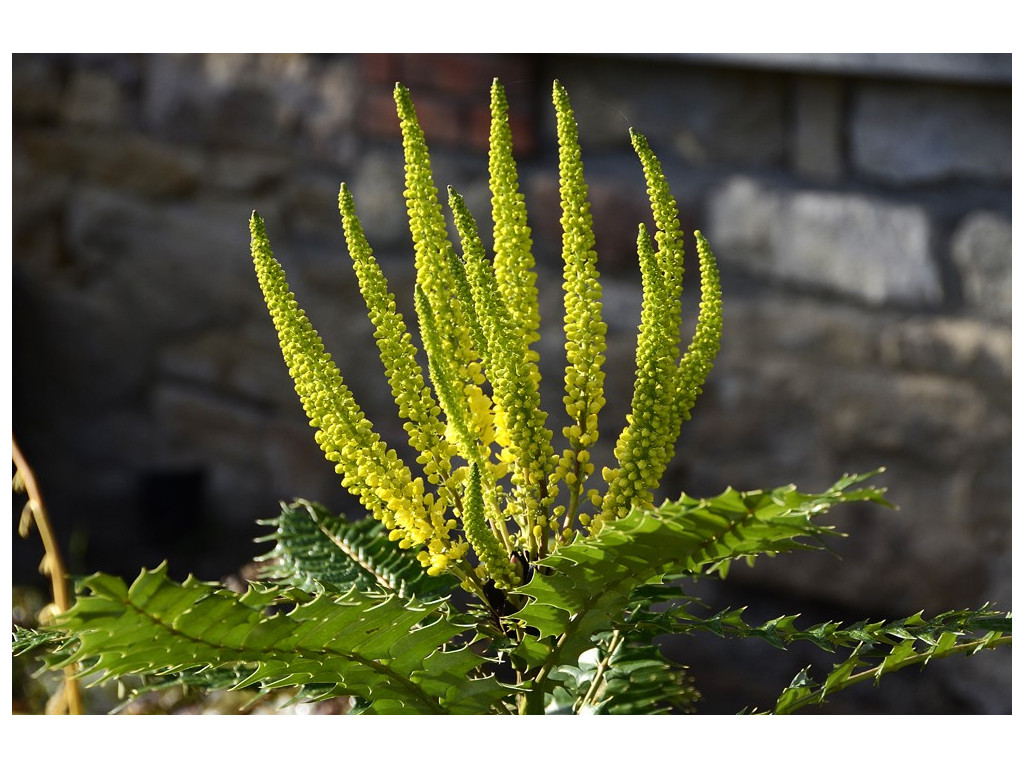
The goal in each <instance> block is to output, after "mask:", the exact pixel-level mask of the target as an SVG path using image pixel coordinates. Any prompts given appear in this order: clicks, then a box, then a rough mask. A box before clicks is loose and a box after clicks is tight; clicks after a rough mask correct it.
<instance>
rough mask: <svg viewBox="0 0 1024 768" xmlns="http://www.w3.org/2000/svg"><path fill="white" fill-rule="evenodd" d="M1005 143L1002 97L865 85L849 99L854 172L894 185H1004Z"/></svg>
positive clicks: (1006, 100)
mask: <svg viewBox="0 0 1024 768" xmlns="http://www.w3.org/2000/svg"><path fill="white" fill-rule="evenodd" d="M1010 137H1011V116H1010V95H1009V92H1004V91H996V92H989V91H984V90H982V91H973V90H960V89H955V88H943V87H939V86H933V87H920V86H915V87H911V86H907V85H872V86H865V87H864V88H863V89H861V90H860V91H859V92H858V94H857V95H856V97H855V99H854V107H853V116H852V120H851V125H850V145H851V154H852V157H853V162H854V165H855V167H856V169H857V170H858V171H860V172H862V173H864V174H866V175H868V176H870V177H874V178H879V179H882V180H885V181H887V182H892V183H895V184H922V183H929V182H938V181H945V180H948V179H952V178H961V177H962V178H972V179H993V180H999V181H1007V180H1009V178H1010V175H1011V165H1010V161H1011V155H1010Z"/></svg>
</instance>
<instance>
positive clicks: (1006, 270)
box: [952, 211, 1013, 325]
mask: <svg viewBox="0 0 1024 768" xmlns="http://www.w3.org/2000/svg"><path fill="white" fill-rule="evenodd" d="M1011 234H1012V227H1011V225H1010V220H1009V219H1008V218H1006V217H1004V216H1001V215H1000V214H997V213H994V212H990V211H977V212H975V213H972V214H970V215H968V216H967V217H966V218H965V219H964V220H963V221H962V222H961V223H960V225H959V226H958V227H957V228H956V231H955V232H954V233H953V240H952V251H953V263H954V264H955V265H956V267H957V270H958V271H959V272H960V277H961V280H962V286H963V298H964V303H965V304H966V306H967V308H968V309H969V310H970V311H971V312H973V313H976V314H978V315H980V316H981V317H984V318H988V319H989V320H995V321H998V322H1000V323H1004V324H1007V325H1008V324H1009V323H1010V317H1011V314H1012V302H1013V295H1012V294H1013V290H1012V289H1013V282H1012V280H1011V279H1010V278H1011V272H1012V264H1011V261H1012V254H1011V243H1010V241H1011Z"/></svg>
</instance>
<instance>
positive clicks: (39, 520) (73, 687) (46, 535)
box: [11, 435, 83, 715]
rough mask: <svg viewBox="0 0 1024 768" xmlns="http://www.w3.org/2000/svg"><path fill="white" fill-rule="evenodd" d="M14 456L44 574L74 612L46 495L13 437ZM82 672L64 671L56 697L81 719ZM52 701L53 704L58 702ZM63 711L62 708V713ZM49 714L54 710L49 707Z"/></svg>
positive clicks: (60, 604) (60, 602) (62, 606)
mask: <svg viewBox="0 0 1024 768" xmlns="http://www.w3.org/2000/svg"><path fill="white" fill-rule="evenodd" d="M11 455H12V458H13V460H14V466H15V468H16V471H17V474H16V477H20V479H21V482H22V484H23V485H24V488H25V492H26V493H27V494H28V503H27V504H26V505H25V509H26V512H29V513H30V514H31V520H32V522H33V523H35V526H36V530H38V531H39V538H41V539H42V540H43V550H44V551H45V552H46V554H45V556H44V559H43V564H42V566H41V567H40V570H41V571H42V572H43V573H44V574H46V575H47V576H49V577H50V584H51V589H52V590H53V604H54V605H55V606H56V607H57V611H58V612H59V613H64V612H65V611H67V610H69V609H70V608H71V594H70V591H69V590H68V578H67V573H66V572H65V570H64V561H63V559H62V558H61V556H60V548H59V547H58V545H57V537H56V536H55V535H54V532H53V527H52V526H51V525H50V518H49V516H48V515H47V514H46V507H45V505H44V504H43V494H42V492H41V491H40V490H39V484H38V483H37V482H36V477H35V475H34V474H33V473H32V469H31V467H29V464H28V461H26V460H25V456H24V454H22V452H21V449H20V448H19V447H18V441H17V440H15V439H14V436H13V435H12V436H11ZM25 522H26V521H24V520H23V524H22V525H21V526H19V531H20V532H21V535H22V536H23V537H24V536H27V535H28V526H27V525H26V524H25ZM77 672H78V665H77V664H72V665H69V666H67V667H65V668H64V685H63V687H62V689H61V691H58V693H57V694H55V696H54V699H56V698H57V697H58V696H59V697H60V699H62V700H63V706H64V707H66V708H67V713H68V714H69V715H80V714H82V712H83V707H82V692H81V691H80V690H79V688H78V680H77V678H76V677H75V675H76V674H77ZM54 699H51V702H53V701H54ZM59 708H60V707H58V709H59ZM47 710H48V714H49V710H50V706H49V705H48V706H47Z"/></svg>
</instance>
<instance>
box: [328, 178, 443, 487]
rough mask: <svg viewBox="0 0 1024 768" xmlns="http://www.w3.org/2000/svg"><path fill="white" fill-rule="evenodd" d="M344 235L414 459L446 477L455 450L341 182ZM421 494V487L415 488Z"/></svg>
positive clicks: (402, 321)
mask: <svg viewBox="0 0 1024 768" xmlns="http://www.w3.org/2000/svg"><path fill="white" fill-rule="evenodd" d="M338 208H339V211H340V213H341V218H342V225H343V228H344V231H345V240H346V242H347V244H348V250H349V255H350V256H351V258H352V263H353V267H354V269H355V272H356V276H357V278H358V280H359V290H360V292H361V294H362V296H363V299H364V301H365V303H366V308H367V310H368V312H369V316H370V320H371V322H372V323H373V325H374V328H375V329H376V331H375V333H374V337H375V338H376V340H377V347H378V349H379V350H380V358H381V362H382V363H383V364H384V369H385V373H386V375H387V379H388V383H389V385H390V386H391V392H392V395H393V397H394V399H395V403H396V405H397V406H398V411H399V415H400V416H401V417H402V418H403V419H405V422H404V425H403V426H404V427H405V430H406V432H407V433H408V435H409V445H410V446H412V447H413V448H414V449H415V450H416V451H418V452H419V453H420V456H419V458H418V459H417V461H418V462H419V463H422V464H427V465H429V466H430V467H431V470H430V471H431V473H432V474H434V475H438V476H439V478H446V477H448V475H449V474H450V472H451V457H452V455H453V454H454V449H453V448H452V446H450V445H449V444H448V443H447V441H446V440H445V439H444V425H443V424H442V423H441V420H440V419H439V418H438V417H437V414H438V408H437V402H436V401H435V400H434V397H433V395H432V394H431V391H430V389H429V388H428V387H427V386H426V384H425V382H424V379H423V371H422V369H421V368H420V366H419V363H418V362H417V361H416V353H417V350H416V347H415V346H414V345H413V343H412V337H411V336H410V335H409V333H408V332H407V330H406V325H405V321H404V319H403V318H402V315H401V313H399V312H398V311H397V310H396V307H395V298H394V295H393V294H391V293H390V292H389V291H388V285H387V280H386V278H385V277H384V274H383V272H382V271H381V269H380V265H378V264H377V261H376V260H375V259H374V258H373V251H372V249H371V248H370V245H369V243H368V242H367V241H366V236H365V234H364V232H363V227H362V223H361V222H360V221H359V217H358V216H357V215H356V209H355V201H354V200H353V199H352V194H351V192H350V191H349V190H348V187H346V186H345V185H344V184H342V185H341V190H340V192H339V194H338ZM420 490H421V493H420V494H419V495H422V488H421V489H420ZM444 492H445V494H446V496H445V498H446V499H448V500H451V499H452V498H453V496H452V493H453V489H452V488H444Z"/></svg>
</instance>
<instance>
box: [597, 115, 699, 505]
mask: <svg viewBox="0 0 1024 768" xmlns="http://www.w3.org/2000/svg"><path fill="white" fill-rule="evenodd" d="M630 138H631V139H632V142H633V147H634V149H635V150H636V153H637V155H638V157H639V158H640V162H641V165H642V166H643V171H644V176H645V178H646V180H647V190H648V196H649V198H650V203H651V212H652V213H653V216H654V221H655V225H656V227H657V230H656V232H655V236H654V239H655V242H656V243H657V250H655V249H654V247H652V245H651V241H650V239H649V238H648V235H647V231H646V228H645V227H644V226H643V225H642V224H641V225H640V228H639V229H640V232H639V235H638V237H637V254H638V256H639V261H640V274H641V278H642V283H643V297H644V298H643V305H642V309H641V320H640V330H639V333H638V338H637V353H636V382H635V385H634V390H633V401H632V405H631V411H630V414H629V416H628V418H627V424H626V427H625V428H624V429H623V430H622V432H621V433H620V435H619V439H618V441H617V442H616V447H615V458H616V459H617V460H618V462H619V467H620V468H621V469H622V472H621V473H619V474H617V475H616V476H615V477H614V478H612V479H610V480H609V486H608V493H607V494H606V495H605V497H604V500H603V503H602V504H603V515H602V516H603V517H605V519H609V518H610V517H612V516H617V517H622V516H624V515H626V514H627V513H628V512H629V510H630V509H631V508H632V507H634V506H637V505H640V506H647V505H650V504H651V502H652V501H653V498H654V494H653V491H654V489H655V488H657V487H658V485H659V484H660V482H661V476H662V474H663V473H664V471H665V468H666V467H667V466H668V462H669V461H670V460H671V458H672V455H673V454H674V449H675V441H676V439H677V437H678V434H679V426H680V424H681V423H682V419H680V418H679V410H680V409H679V407H678V406H677V405H676V404H675V401H676V392H677V389H678V387H679V385H680V379H681V375H680V373H679V370H680V369H679V367H678V366H677V363H676V360H677V358H678V357H679V322H680V311H681V304H680V294H681V292H682V279H683V245H682V238H681V235H680V228H679V217H678V213H677V207H676V202H675V199H674V198H673V197H672V194H671V192H670V191H669V188H668V182H667V181H666V180H665V176H664V173H663V172H662V169H661V164H660V162H659V161H658V159H657V157H656V156H655V155H654V153H653V151H651V148H650V145H649V144H648V143H647V140H646V139H645V138H644V137H643V136H642V135H640V134H639V133H637V132H636V131H634V130H632V129H631V130H630Z"/></svg>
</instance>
